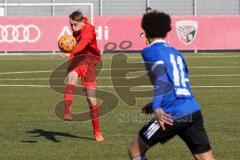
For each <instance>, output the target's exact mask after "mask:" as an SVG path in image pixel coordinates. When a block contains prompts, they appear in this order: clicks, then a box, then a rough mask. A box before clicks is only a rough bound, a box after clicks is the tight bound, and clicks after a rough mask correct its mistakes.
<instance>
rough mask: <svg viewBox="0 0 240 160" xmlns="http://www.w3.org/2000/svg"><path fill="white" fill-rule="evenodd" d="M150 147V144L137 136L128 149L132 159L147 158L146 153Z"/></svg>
mask: <svg viewBox="0 0 240 160" xmlns="http://www.w3.org/2000/svg"><path fill="white" fill-rule="evenodd" d="M149 148H150V146H149V145H147V144H146V143H145V142H144V141H143V140H142V139H141V137H139V136H137V137H136V138H135V139H134V140H133V142H132V143H131V145H130V147H129V149H128V154H129V157H130V158H131V160H147V158H146V156H145V154H146V152H147V150H148V149H149Z"/></svg>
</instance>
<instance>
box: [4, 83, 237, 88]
mask: <svg viewBox="0 0 240 160" xmlns="http://www.w3.org/2000/svg"><path fill="white" fill-rule="evenodd" d="M0 87H36V88H50V86H49V85H32V84H29V85H24V84H19V85H18V84H16V85H15V84H13V85H11V84H10V85H9V84H0ZM52 87H59V88H62V87H65V86H52ZM128 87H135V86H97V88H128ZM135 88H152V86H150V85H149V86H136V87H135ZM191 88H240V86H192V87H191Z"/></svg>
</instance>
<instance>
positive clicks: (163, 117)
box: [154, 108, 173, 130]
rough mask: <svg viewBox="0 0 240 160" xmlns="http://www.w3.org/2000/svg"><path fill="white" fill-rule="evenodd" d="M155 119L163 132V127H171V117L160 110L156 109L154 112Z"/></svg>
mask: <svg viewBox="0 0 240 160" xmlns="http://www.w3.org/2000/svg"><path fill="white" fill-rule="evenodd" d="M154 112H155V115H156V118H157V120H158V123H159V125H160V128H162V129H163V130H165V129H166V128H165V125H166V124H167V125H170V126H172V125H173V119H172V117H171V115H169V114H167V113H165V112H164V111H163V110H162V109H161V108H159V109H157V110H155V111H154Z"/></svg>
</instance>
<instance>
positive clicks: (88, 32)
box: [70, 24, 94, 55]
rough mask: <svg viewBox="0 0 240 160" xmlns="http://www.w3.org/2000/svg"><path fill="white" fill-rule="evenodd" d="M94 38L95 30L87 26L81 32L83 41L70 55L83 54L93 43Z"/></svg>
mask: <svg viewBox="0 0 240 160" xmlns="http://www.w3.org/2000/svg"><path fill="white" fill-rule="evenodd" d="M93 38H94V29H92V27H91V26H88V24H87V26H86V27H85V28H84V29H82V31H81V39H80V41H79V43H78V44H77V46H76V47H75V49H74V50H73V51H72V52H71V53H70V54H71V55H75V54H77V53H79V52H81V51H82V50H84V48H85V47H86V46H87V45H88V44H89V43H91V41H92V40H93Z"/></svg>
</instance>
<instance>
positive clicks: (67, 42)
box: [58, 35, 77, 53]
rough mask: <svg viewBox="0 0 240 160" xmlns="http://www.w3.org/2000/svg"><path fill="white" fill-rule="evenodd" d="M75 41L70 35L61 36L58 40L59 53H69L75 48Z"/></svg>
mask: <svg viewBox="0 0 240 160" xmlns="http://www.w3.org/2000/svg"><path fill="white" fill-rule="evenodd" d="M76 43H77V42H76V39H75V38H74V37H73V36H71V35H63V36H61V37H60V39H59V40H58V47H59V49H60V50H61V51H63V52H67V53H70V52H72V51H73V50H74V48H75V46H76Z"/></svg>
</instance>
